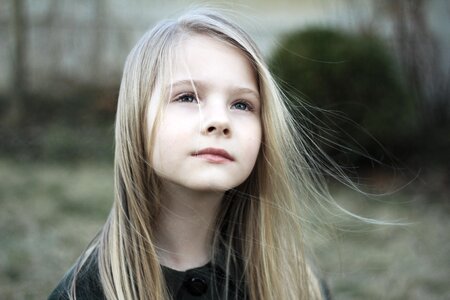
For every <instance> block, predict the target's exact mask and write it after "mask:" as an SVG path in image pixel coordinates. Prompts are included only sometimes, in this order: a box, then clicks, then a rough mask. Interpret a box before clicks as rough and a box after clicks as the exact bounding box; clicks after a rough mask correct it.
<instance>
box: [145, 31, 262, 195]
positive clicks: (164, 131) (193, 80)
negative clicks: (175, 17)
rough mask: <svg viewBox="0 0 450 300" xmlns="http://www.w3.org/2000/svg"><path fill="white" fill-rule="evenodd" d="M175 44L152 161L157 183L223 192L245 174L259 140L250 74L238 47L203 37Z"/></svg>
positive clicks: (257, 110)
mask: <svg viewBox="0 0 450 300" xmlns="http://www.w3.org/2000/svg"><path fill="white" fill-rule="evenodd" d="M178 47H179V51H178V54H179V55H178V56H177V58H176V59H175V60H174V63H173V65H174V69H173V74H172V80H171V82H168V87H169V88H170V87H171V89H172V90H171V93H170V101H169V103H167V104H166V106H165V110H164V111H163V114H162V119H161V123H160V126H159V129H158V131H157V132H156V136H155V140H154V141H155V143H154V145H153V157H152V165H153V167H154V169H155V171H156V173H157V175H158V176H159V177H161V179H162V182H163V184H164V182H166V181H169V182H171V183H174V184H176V185H179V186H183V187H186V188H189V189H193V190H204V191H207V190H214V191H226V190H228V189H231V188H234V187H236V186H238V185H239V184H241V183H242V182H244V181H245V179H247V177H248V176H249V175H250V173H251V171H252V169H253V167H254V165H255V162H256V158H257V156H258V152H259V147H260V144H261V134H262V133H261V119H260V106H261V103H260V98H259V93H258V84H257V80H256V76H255V72H254V70H253V68H252V66H251V64H250V62H249V61H248V59H247V58H246V56H245V55H244V54H243V53H242V52H241V50H238V49H236V48H234V47H232V46H230V45H228V44H225V43H224V42H221V41H218V40H215V39H213V38H211V37H208V36H206V35H192V36H190V37H188V38H187V39H185V40H184V41H182V42H181V43H180V44H179V45H178ZM194 87H195V89H194ZM196 93H197V96H198V97H197V96H196Z"/></svg>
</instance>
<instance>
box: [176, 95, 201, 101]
mask: <svg viewBox="0 0 450 300" xmlns="http://www.w3.org/2000/svg"><path fill="white" fill-rule="evenodd" d="M174 101H176V102H185V103H197V102H198V101H197V98H196V97H195V95H194V94H191V93H185V94H181V95H180V96H178V97H176V98H175V100H174Z"/></svg>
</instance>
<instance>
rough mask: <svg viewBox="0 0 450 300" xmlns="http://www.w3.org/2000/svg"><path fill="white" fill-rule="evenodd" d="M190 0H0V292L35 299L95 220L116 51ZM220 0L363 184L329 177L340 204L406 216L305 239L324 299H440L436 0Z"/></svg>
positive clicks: (118, 65)
mask: <svg viewBox="0 0 450 300" xmlns="http://www.w3.org/2000/svg"><path fill="white" fill-rule="evenodd" d="M194 3H195V2H192V1H154V0H151V1H144V0H132V1H118V0H96V1H92V0H78V1H69V0H2V1H1V2H0V41H1V42H0V43H1V47H0V65H1V69H2V72H0V140H1V142H0V299H43V298H46V297H47V295H48V294H49V293H50V291H51V290H52V289H53V288H54V286H55V285H56V283H57V282H58V280H59V279H60V278H61V276H62V275H63V274H64V272H65V271H66V270H67V269H68V268H69V267H70V266H71V265H72V264H73V262H74V261H75V259H76V258H77V257H78V255H79V254H80V253H81V251H82V250H83V249H84V247H86V246H87V244H88V242H89V241H90V240H91V239H92V238H93V236H94V235H95V233H96V232H97V231H98V230H99V229H100V228H101V226H102V224H103V223H104V222H105V220H106V217H107V214H108V211H109V209H110V207H111V204H112V197H113V194H112V190H113V182H112V181H113V179H112V172H113V170H112V169H113V168H112V164H113V123H114V115H115V109H116V101H117V95H118V88H119V84H120V79H121V72H122V68H123V65H124V62H125V58H126V55H127V54H128V52H129V51H130V50H131V48H132V46H133V45H134V44H135V43H136V42H137V40H138V39H139V37H140V36H141V35H142V34H143V33H144V32H145V31H146V30H148V29H149V28H151V27H152V25H154V24H155V22H157V21H159V20H161V19H163V18H166V17H171V16H174V15H176V14H177V13H179V12H180V11H183V10H185V9H187V8H189V7H191V6H192V5H193V4H194ZM202 3H205V2H202ZM206 3H207V2H206ZM225 7H226V8H229V9H232V10H233V11H235V12H236V13H237V14H236V15H237V18H238V20H239V22H240V24H241V25H242V26H243V27H244V28H245V29H246V30H247V32H249V33H250V35H251V36H252V37H253V38H254V39H255V40H256V42H257V43H258V45H259V46H260V48H261V50H262V51H263V54H264V56H265V57H266V59H267V62H268V64H269V66H270V68H271V70H272V71H273V73H274V74H275V76H276V78H277V80H278V82H279V83H280V85H281V86H283V88H284V89H285V90H286V92H287V93H289V94H290V95H292V96H293V97H292V100H291V101H292V103H291V104H292V105H293V107H294V108H295V110H294V111H295V114H296V116H297V118H298V119H299V121H302V120H304V116H305V115H306V116H307V117H308V118H309V119H310V120H312V123H313V124H316V125H320V126H313V125H311V124H309V123H307V124H305V122H303V125H304V126H305V128H306V129H307V130H310V131H311V133H312V134H314V136H315V137H317V141H316V142H317V143H318V144H319V145H320V146H321V147H322V149H324V151H325V152H326V153H327V154H328V155H329V156H331V157H332V158H333V159H334V160H336V161H337V162H338V163H339V165H340V166H341V167H342V168H344V170H346V171H347V172H348V174H347V175H348V176H350V177H351V178H354V179H355V181H356V182H357V184H359V186H360V187H361V188H362V189H363V190H364V191H365V192H367V193H368V194H367V195H366V194H362V193H358V192H355V191H352V190H349V189H346V188H344V187H342V186H341V185H339V184H337V183H335V182H333V181H332V180H330V185H331V190H332V192H333V195H334V196H335V198H336V200H337V201H338V203H339V205H341V206H343V207H344V208H346V209H348V210H350V211H352V212H354V213H356V214H358V215H360V216H363V217H369V218H375V219H378V220H386V221H398V222H403V223H408V225H404V226H398V225H394V226H392V225H384V226H379V225H378V226H369V225H363V224H360V223H358V222H354V220H353V221H352V220H348V223H346V224H344V226H341V228H346V230H338V231H336V232H335V233H334V234H333V238H332V239H329V238H324V237H321V236H315V237H314V238H313V240H314V245H312V247H313V249H314V252H315V253H316V255H317V259H316V260H317V263H316V264H317V268H318V272H319V273H320V274H321V276H323V277H324V278H325V279H326V280H327V281H328V283H329V285H330V288H331V291H332V294H333V296H334V299H449V298H450V282H449V278H450V265H449V261H450V241H449V235H448V232H449V230H450V223H449V216H450V205H449V204H450V202H449V192H450V155H449V154H450V55H449V53H450V2H449V1H446V0H428V1H425V0H397V1H390V0H358V1H357V0H335V1H331V0H316V1H313V0H303V1H299V0H297V1H294V0H290V1H288V0H278V1H273V0H272V1H268V0H264V1H256V0H247V1H228V3H227V4H226V6H225ZM369 194H370V195H369ZM330 218H332V217H331V216H330ZM330 222H332V220H330ZM341 225H342V224H341Z"/></svg>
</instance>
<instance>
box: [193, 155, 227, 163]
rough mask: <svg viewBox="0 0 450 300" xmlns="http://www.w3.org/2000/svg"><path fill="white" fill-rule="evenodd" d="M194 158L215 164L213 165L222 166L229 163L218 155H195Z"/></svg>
mask: <svg viewBox="0 0 450 300" xmlns="http://www.w3.org/2000/svg"><path fill="white" fill-rule="evenodd" d="M195 157H198V158H201V159H204V160H206V161H208V162H211V163H215V164H222V163H226V162H230V161H231V160H229V159H228V158H226V157H223V156H220V155H215V154H197V155H195Z"/></svg>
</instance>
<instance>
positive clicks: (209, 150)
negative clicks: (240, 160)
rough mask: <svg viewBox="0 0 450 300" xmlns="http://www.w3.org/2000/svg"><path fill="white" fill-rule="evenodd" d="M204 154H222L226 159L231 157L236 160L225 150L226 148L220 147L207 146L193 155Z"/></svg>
mask: <svg viewBox="0 0 450 300" xmlns="http://www.w3.org/2000/svg"><path fill="white" fill-rule="evenodd" d="M202 154H212V155H218V156H222V157H224V158H226V159H229V160H231V161H233V160H234V158H233V156H231V155H230V154H229V153H228V152H227V151H225V150H224V149H219V148H205V149H202V150H199V151H196V152H194V154H193V155H194V156H197V155H202Z"/></svg>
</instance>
